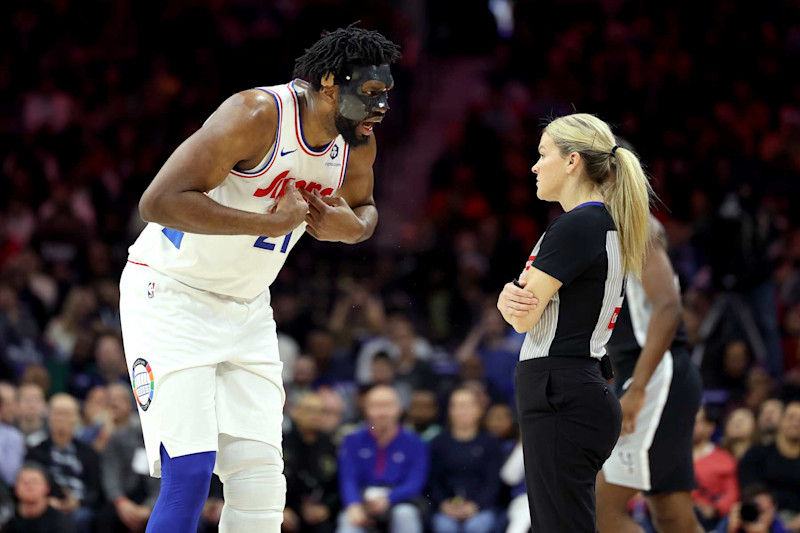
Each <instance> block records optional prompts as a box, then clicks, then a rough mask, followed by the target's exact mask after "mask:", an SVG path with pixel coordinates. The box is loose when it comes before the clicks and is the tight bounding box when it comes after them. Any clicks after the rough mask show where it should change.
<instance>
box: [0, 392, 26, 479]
mask: <svg viewBox="0 0 800 533" xmlns="http://www.w3.org/2000/svg"><path fill="white" fill-rule="evenodd" d="M4 401H6V400H5V398H3V397H2V396H0V410H2V408H3V402H4ZM0 458H2V460H1V461H0V482H2V483H5V484H6V486H7V487H13V486H14V480H16V479H17V473H18V472H19V469H20V468H21V467H22V461H23V459H24V458H25V439H24V438H23V436H22V433H20V431H19V430H18V429H17V428H15V427H14V426H10V425H8V424H6V423H5V422H3V421H2V420H0Z"/></svg>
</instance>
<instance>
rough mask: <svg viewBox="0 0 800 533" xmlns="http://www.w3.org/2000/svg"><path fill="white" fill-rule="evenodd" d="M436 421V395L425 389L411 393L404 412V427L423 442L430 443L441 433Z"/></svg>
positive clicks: (437, 401)
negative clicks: (414, 433)
mask: <svg viewBox="0 0 800 533" xmlns="http://www.w3.org/2000/svg"><path fill="white" fill-rule="evenodd" d="M438 420H439V400H438V399H437V398H436V393H435V392H433V391H431V390H425V389H417V390H415V391H414V392H412V393H411V400H410V402H409V404H408V410H407V411H406V427H407V428H408V429H409V430H411V431H414V432H416V434H417V435H419V436H420V438H421V439H422V440H423V441H425V442H427V443H430V442H431V441H432V440H433V439H434V438H435V437H436V436H437V435H438V434H439V433H441V432H442V426H440V425H439V424H438Z"/></svg>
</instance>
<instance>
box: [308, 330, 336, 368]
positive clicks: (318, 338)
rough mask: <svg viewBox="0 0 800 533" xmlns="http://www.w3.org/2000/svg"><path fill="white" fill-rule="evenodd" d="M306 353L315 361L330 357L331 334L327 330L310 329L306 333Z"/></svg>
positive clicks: (331, 351) (331, 346)
mask: <svg viewBox="0 0 800 533" xmlns="http://www.w3.org/2000/svg"><path fill="white" fill-rule="evenodd" d="M307 344H308V354H309V355H310V356H311V357H313V358H314V359H316V360H317V361H324V360H327V359H330V358H331V356H332V355H333V348H334V343H333V335H331V334H330V333H328V332H327V331H320V330H317V331H312V332H311V333H309V334H308V340H307Z"/></svg>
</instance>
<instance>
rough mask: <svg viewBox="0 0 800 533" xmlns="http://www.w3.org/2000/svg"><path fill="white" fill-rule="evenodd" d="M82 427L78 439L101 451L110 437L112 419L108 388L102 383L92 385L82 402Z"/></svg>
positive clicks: (98, 451)
mask: <svg viewBox="0 0 800 533" xmlns="http://www.w3.org/2000/svg"><path fill="white" fill-rule="evenodd" d="M81 422H82V426H83V427H82V428H81V430H80V432H78V440H79V441H81V442H85V443H86V444H90V445H91V446H92V447H93V448H94V449H95V451H96V452H97V453H102V451H103V450H104V449H105V445H106V443H107V442H108V439H109V438H111V431H112V421H111V412H110V409H109V402H108V389H107V388H106V387H104V386H103V385H97V386H95V387H92V388H91V389H90V390H89V392H88V394H87V395H86V400H84V402H83V419H82V420H81Z"/></svg>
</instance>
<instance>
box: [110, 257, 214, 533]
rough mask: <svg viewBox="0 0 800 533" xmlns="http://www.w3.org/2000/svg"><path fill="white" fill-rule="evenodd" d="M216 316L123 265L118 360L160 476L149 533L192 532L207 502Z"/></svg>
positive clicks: (150, 274)
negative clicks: (212, 322)
mask: <svg viewBox="0 0 800 533" xmlns="http://www.w3.org/2000/svg"><path fill="white" fill-rule="evenodd" d="M204 299H205V300H204ZM189 303H191V304H192V305H187V304H189ZM216 310H217V308H216V307H215V304H214V302H212V301H211V300H210V297H209V296H207V294H206V293H204V292H203V291H194V290H193V289H189V288H187V287H186V286H185V285H182V284H180V283H178V282H176V281H174V280H172V279H170V278H167V277H166V276H163V275H162V274H159V273H158V272H156V271H154V270H152V269H150V268H148V267H146V266H141V265H132V264H129V265H128V266H127V267H126V268H125V270H124V271H123V274H122V279H121V280H120V317H121V319H122V333H123V341H124V345H125V357H126V360H127V364H128V371H129V372H130V375H131V380H132V385H133V390H134V394H135V397H136V400H137V403H138V408H139V419H140V421H141V424H142V432H143V435H144V442H145V449H146V451H147V458H148V462H149V465H150V473H151V475H153V476H156V477H159V476H162V477H163V479H162V490H161V493H160V495H159V499H158V502H157V505H156V509H155V511H154V513H153V516H152V517H151V519H150V524H149V525H148V531H150V532H157V533H160V532H165V533H178V532H182V531H192V532H193V531H195V530H196V528H197V521H198V517H199V513H200V511H201V510H202V507H203V504H204V503H205V500H206V498H207V496H208V482H209V479H210V477H211V471H212V469H213V465H214V454H215V453H216V451H217V418H216V408H215V388H216V368H215V364H216V361H214V359H213V358H214V357H215V355H214V350H213V349H212V347H213V346H215V343H216V344H219V341H218V340H217V339H218V338H219V336H220V333H219V331H218V330H217V329H215V328H214V327H213V325H209V324H207V322H208V321H207V320H206V319H207V317H208V316H212V317H213V316H215V313H216ZM162 470H163V471H164V472H163V475H162ZM198 483H200V486H201V487H202V488H198Z"/></svg>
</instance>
